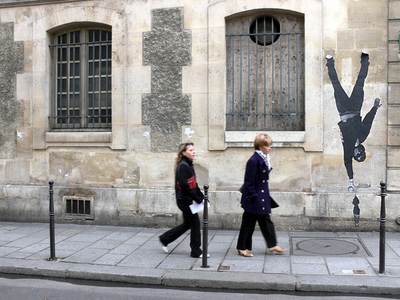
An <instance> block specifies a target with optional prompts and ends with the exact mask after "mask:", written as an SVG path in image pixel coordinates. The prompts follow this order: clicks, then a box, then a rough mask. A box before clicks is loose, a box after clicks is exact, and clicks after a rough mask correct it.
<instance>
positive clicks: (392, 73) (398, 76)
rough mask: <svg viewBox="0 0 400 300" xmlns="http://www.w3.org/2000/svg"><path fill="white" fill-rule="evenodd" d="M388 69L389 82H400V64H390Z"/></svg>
mask: <svg viewBox="0 0 400 300" xmlns="http://www.w3.org/2000/svg"><path fill="white" fill-rule="evenodd" d="M399 29H400V28H399ZM388 68H389V69H388V82H389V83H391V82H400V64H389V66H388Z"/></svg>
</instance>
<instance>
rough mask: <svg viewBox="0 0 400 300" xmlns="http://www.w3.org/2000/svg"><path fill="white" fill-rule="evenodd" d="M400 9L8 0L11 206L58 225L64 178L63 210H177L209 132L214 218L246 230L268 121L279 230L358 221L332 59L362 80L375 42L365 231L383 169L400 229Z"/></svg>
mask: <svg viewBox="0 0 400 300" xmlns="http://www.w3.org/2000/svg"><path fill="white" fill-rule="evenodd" d="M399 20H400V1H399V0H387V1H386V0H385V1H382V0H363V1H357V0H337V1H333V2H332V1H328V0H235V1H233V0H196V1H194V0H134V1H131V0H114V1H108V0H88V1H85V0H70V1H67V0H65V1H64V0H57V1H55V0H25V1H24V0H21V1H18V0H14V1H11V0H4V1H0V39H1V42H0V128H1V131H0V219H1V220H16V221H47V219H48V181H49V180H54V182H55V185H54V187H55V193H54V199H55V209H56V220H57V222H84V223H85V222H86V223H96V224H121V225H122V224H132V225H151V226H154V225H173V224H176V223H177V222H179V221H180V218H181V217H180V213H179V211H178V209H177V208H176V205H175V199H174V190H173V176H174V175H173V173H174V170H173V169H174V158H175V154H176V153H175V152H176V149H177V146H178V145H179V143H181V142H185V141H193V142H194V143H195V145H196V151H197V159H196V163H195V168H196V171H197V176H198V181H199V183H200V184H201V185H203V184H208V185H209V186H210V199H211V203H212V204H211V207H210V226H212V227H219V228H236V227H237V226H238V224H239V222H240V218H241V213H242V210H241V208H240V203H239V202H240V193H239V191H238V189H239V187H240V186H241V184H242V182H243V174H244V168H245V163H246V160H247V159H248V157H249V156H250V155H251V153H252V151H253V149H252V141H253V139H254V136H255V133H256V132H260V131H267V132H269V133H270V135H271V136H272V138H273V141H274V145H273V146H274V150H273V156H272V161H273V168H274V170H273V173H272V174H271V179H270V188H271V190H272V194H273V196H274V198H275V199H276V200H277V201H278V202H279V204H280V207H279V208H277V209H275V210H274V212H273V218H274V221H275V223H276V224H277V226H278V228H290V229H319V230H322V229H332V228H334V229H338V230H339V229H346V230H349V229H351V228H353V226H354V222H353V204H352V200H353V197H354V193H349V192H347V189H346V185H347V176H346V171H345V168H344V166H343V150H342V145H341V139H340V131H339V128H338V126H337V122H338V121H339V120H338V119H339V118H338V114H337V111H336V107H335V101H334V97H333V89H332V86H331V83H330V81H329V78H328V76H327V71H326V67H325V59H324V57H325V55H327V54H331V55H334V56H335V60H336V67H337V70H338V75H339V77H340V79H341V82H342V85H343V87H344V89H345V90H346V92H350V91H351V89H352V86H353V84H354V82H355V80H356V77H357V74H358V70H359V60H360V51H361V49H366V50H367V51H368V52H369V53H370V62H371V63H370V68H369V74H368V78H367V81H366V84H365V101H364V107H363V110H362V115H365V113H366V112H367V111H368V110H369V108H370V107H371V106H372V104H373V101H374V98H375V97H379V98H381V99H382V102H383V106H382V107H381V108H380V109H379V111H378V113H377V116H376V119H375V121H374V124H373V127H372V130H371V133H370V136H369V137H368V139H367V141H366V143H365V145H366V148H367V159H366V161H365V162H363V163H360V164H356V163H354V164H353V165H354V172H355V179H356V181H357V182H358V191H357V196H358V198H359V199H360V209H361V229H371V228H372V229H374V228H377V227H378V223H377V222H376V218H377V217H378V216H379V207H380V200H379V197H377V195H376V194H377V192H378V191H379V182H380V181H382V180H383V181H386V182H387V184H388V189H389V191H390V193H389V197H388V198H387V219H388V227H389V228H390V229H392V230H399V229H400V225H399V224H398V223H396V219H398V218H399V216H400V206H399V205H398V203H399V201H400V196H399V191H400V180H399V178H400V138H399V137H400V117H399V116H400V100H399V99H400V75H399V74H400V63H399V61H400V55H399V53H400V50H399V39H398V37H399V33H400V21H399ZM278 29H279V30H278ZM235 39H236V41H235ZM235 72H236V73H235ZM235 118H236V119H235ZM230 120H231V121H230ZM254 120H256V121H254ZM293 120H294V121H293ZM397 221H398V222H399V223H400V219H398V220H397Z"/></svg>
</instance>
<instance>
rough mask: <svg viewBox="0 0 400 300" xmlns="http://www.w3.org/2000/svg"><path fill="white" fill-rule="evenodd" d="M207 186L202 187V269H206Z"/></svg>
mask: <svg viewBox="0 0 400 300" xmlns="http://www.w3.org/2000/svg"><path fill="white" fill-rule="evenodd" d="M207 254H208V185H204V210H203V258H202V265H201V267H202V268H208V267H209V266H208V265H207Z"/></svg>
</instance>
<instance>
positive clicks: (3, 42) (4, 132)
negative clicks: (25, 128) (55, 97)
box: [0, 23, 24, 158]
mask: <svg viewBox="0 0 400 300" xmlns="http://www.w3.org/2000/svg"><path fill="white" fill-rule="evenodd" d="M23 54H24V47H23V43H21V42H18V43H15V42H14V24H13V23H0V128H1V131H0V158H13V157H15V156H16V144H17V143H16V137H17V134H16V128H17V125H18V119H19V118H20V116H21V111H20V110H21V108H20V105H19V102H18V101H17V98H16V76H17V74H16V73H17V72H20V71H22V69H23V63H24V56H23Z"/></svg>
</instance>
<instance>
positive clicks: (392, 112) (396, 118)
mask: <svg viewBox="0 0 400 300" xmlns="http://www.w3.org/2000/svg"><path fill="white" fill-rule="evenodd" d="M388 124H389V125H400V106H390V107H389V109H388Z"/></svg>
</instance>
